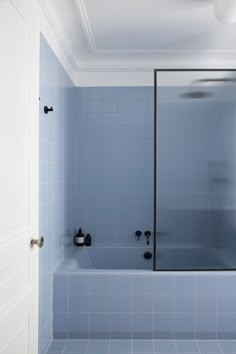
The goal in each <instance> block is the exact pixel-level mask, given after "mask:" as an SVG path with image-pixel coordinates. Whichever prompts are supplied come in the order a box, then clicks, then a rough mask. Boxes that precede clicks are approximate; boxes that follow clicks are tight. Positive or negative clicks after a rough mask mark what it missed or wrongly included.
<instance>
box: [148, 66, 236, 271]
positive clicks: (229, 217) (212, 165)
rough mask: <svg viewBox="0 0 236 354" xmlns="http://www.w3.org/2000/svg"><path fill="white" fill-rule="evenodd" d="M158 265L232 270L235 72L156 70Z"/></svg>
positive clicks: (235, 249) (235, 261) (235, 252)
mask: <svg viewBox="0 0 236 354" xmlns="http://www.w3.org/2000/svg"><path fill="white" fill-rule="evenodd" d="M155 125H156V139H155V149H156V157H155V162H156V165H155V171H156V173H155V174H156V176H155V180H156V181H155V186H156V192H155V219H156V220H155V225H154V229H155V231H156V240H155V259H154V263H155V265H154V268H155V269H156V270H214V269H215V270H216V269H222V270H223V269H228V270H230V269H236V217H235V216H236V214H235V213H236V188H235V182H236V180H235V177H236V71H233V70H229V71H224V70H221V71H219V70H214V71H206V70H202V71H200V70H192V71H190V70H187V71H186V70H184V71H181V70H175V71H165V70H160V71H159V70H155Z"/></svg>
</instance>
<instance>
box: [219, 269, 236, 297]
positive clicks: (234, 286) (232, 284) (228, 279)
mask: <svg viewBox="0 0 236 354" xmlns="http://www.w3.org/2000/svg"><path fill="white" fill-rule="evenodd" d="M218 293H219V294H236V274H228V273H220V275H219V285H218Z"/></svg>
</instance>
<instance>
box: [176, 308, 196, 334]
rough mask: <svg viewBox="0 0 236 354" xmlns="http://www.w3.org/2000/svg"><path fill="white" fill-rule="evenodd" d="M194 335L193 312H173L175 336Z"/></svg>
mask: <svg viewBox="0 0 236 354" xmlns="http://www.w3.org/2000/svg"><path fill="white" fill-rule="evenodd" d="M194 337H195V314H191V313H176V314H175V338H176V339H193V338H194Z"/></svg>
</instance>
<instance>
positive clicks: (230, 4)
mask: <svg viewBox="0 0 236 354" xmlns="http://www.w3.org/2000/svg"><path fill="white" fill-rule="evenodd" d="M215 16H216V18H217V19H218V20H219V21H221V22H222V23H225V24H232V23H236V0H216V4H215Z"/></svg>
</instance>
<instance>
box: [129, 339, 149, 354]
mask: <svg viewBox="0 0 236 354" xmlns="http://www.w3.org/2000/svg"><path fill="white" fill-rule="evenodd" d="M132 353H135V354H136V353H154V345H153V341H152V340H133V342H132Z"/></svg>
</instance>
